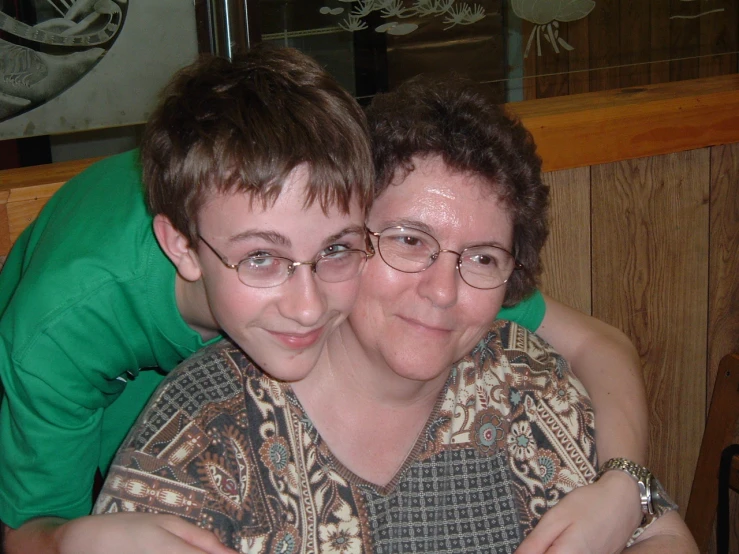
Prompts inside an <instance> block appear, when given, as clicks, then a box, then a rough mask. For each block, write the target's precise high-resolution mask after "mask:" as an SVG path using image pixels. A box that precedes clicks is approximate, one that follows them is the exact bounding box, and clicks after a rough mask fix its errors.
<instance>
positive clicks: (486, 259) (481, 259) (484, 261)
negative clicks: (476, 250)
mask: <svg viewBox="0 0 739 554" xmlns="http://www.w3.org/2000/svg"><path fill="white" fill-rule="evenodd" d="M472 261H473V262H474V263H476V264H477V265H498V261H497V260H496V259H495V258H493V257H492V256H483V255H480V254H478V255H477V256H472Z"/></svg>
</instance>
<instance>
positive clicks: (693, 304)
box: [591, 149, 710, 514]
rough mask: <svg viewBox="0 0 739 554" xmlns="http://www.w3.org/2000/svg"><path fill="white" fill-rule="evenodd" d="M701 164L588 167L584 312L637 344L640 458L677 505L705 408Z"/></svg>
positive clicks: (705, 169) (680, 159)
mask: <svg viewBox="0 0 739 554" xmlns="http://www.w3.org/2000/svg"><path fill="white" fill-rule="evenodd" d="M709 168H710V164H709V150H708V149H702V150H693V151H689V152H682V153H678V154H668V155H665V156H658V157H654V158H646V159H638V160H632V161H625V162H617V163H613V164H606V165H600V166H594V167H593V168H592V189H591V195H592V200H591V202H592V236H593V248H592V252H593V253H592V264H593V282H592V294H593V315H594V316H595V317H598V318H600V319H602V320H604V321H606V322H608V323H610V324H612V325H615V326H616V327H618V328H620V329H622V330H623V331H625V332H626V333H627V335H629V336H630V337H631V340H632V341H633V342H634V345H635V346H636V348H637V350H638V351H639V354H640V356H641V358H642V362H643V364H644V368H645V380H646V384H647V397H648V398H649V399H650V413H649V416H650V445H651V452H650V457H649V464H650V466H651V467H652V468H653V470H654V471H655V472H656V473H657V475H658V476H659V477H660V479H661V480H662V482H663V484H664V485H665V486H666V487H667V489H668V491H669V492H670V493H671V494H672V495H673V496H674V498H675V500H676V501H677V502H678V503H679V504H680V505H681V513H683V514H684V511H685V504H686V503H687V501H688V496H689V494H690V484H691V480H692V477H693V470H694V468H695V463H696V460H697V456H698V447H699V444H700V438H701V436H702V432H703V425H702V423H701V421H700V419H701V418H700V417H696V414H704V413H705V386H706V370H705V368H706V332H705V330H706V325H707V321H706V318H707V310H706V303H707V297H708V267H707V263H706V260H707V259H708V222H709V213H708V191H709V177H710V175H709Z"/></svg>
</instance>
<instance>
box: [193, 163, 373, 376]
mask: <svg viewBox="0 0 739 554" xmlns="http://www.w3.org/2000/svg"><path fill="white" fill-rule="evenodd" d="M307 177H308V173H307V170H306V167H305V166H298V167H297V168H296V169H295V170H293V172H292V173H291V174H290V176H289V177H288V179H287V181H286V182H285V184H284V186H283V189H282V193H281V194H280V196H279V198H278V199H277V201H276V203H275V204H274V205H272V206H270V205H268V206H266V207H263V206H262V203H261V201H259V200H255V201H254V202H253V203H252V202H250V197H249V196H247V195H246V194H244V193H235V194H233V193H232V194H218V195H217V196H216V197H214V198H213V199H212V200H210V201H209V202H208V203H207V204H206V205H205V206H204V207H203V209H202V210H201V212H200V217H199V221H198V230H199V233H200V235H201V236H202V237H203V238H204V239H205V240H206V241H207V242H208V243H209V244H210V245H211V246H212V247H213V248H214V249H215V250H216V251H217V252H218V253H219V254H220V255H221V256H223V258H225V260H227V262H228V263H229V264H238V263H239V262H240V261H242V260H244V259H245V258H247V257H250V256H255V255H256V256H264V255H271V256H282V257H285V258H289V259H291V260H293V261H297V262H313V261H315V260H316V259H317V257H318V256H320V255H321V254H328V253H332V252H337V251H342V250H345V249H357V250H365V234H364V218H363V212H362V210H361V209H360V207H359V205H358V203H356V202H353V203H352V209H351V211H350V213H349V214H348V215H347V214H344V213H341V212H340V211H339V210H338V209H337V208H335V207H332V208H331V209H330V210H328V213H326V214H324V213H323V210H322V209H321V206H320V205H319V203H318V202H314V203H313V205H311V206H310V207H307V208H305V207H304V191H305V185H306V182H307ZM195 250H196V252H195V259H196V261H197V264H198V265H199V267H200V273H201V278H200V280H199V281H197V282H196V283H194V284H195V285H196V286H199V287H200V290H201V294H202V295H204V299H205V301H206V302H207V304H208V307H209V308H210V311H211V313H212V315H213V317H214V318H215V320H216V322H217V324H218V326H219V327H220V328H221V329H222V330H223V331H224V332H225V333H226V334H227V335H228V336H229V337H231V338H232V339H233V340H234V341H235V342H236V343H237V344H238V345H239V346H240V347H241V348H242V349H243V350H244V351H246V352H247V353H248V354H249V355H250V356H251V358H252V359H253V360H254V361H255V362H256V363H257V364H258V365H259V366H260V367H261V368H262V369H263V370H264V371H266V372H267V373H269V374H270V375H272V376H273V377H275V378H278V379H281V380H285V381H295V380H300V379H301V378H303V377H305V376H306V375H307V374H308V372H309V371H310V370H311V369H312V368H313V366H314V365H315V363H316V362H317V360H318V357H319V355H320V353H321V351H322V349H323V345H324V343H325V341H326V339H327V337H328V336H329V335H330V334H331V332H332V331H333V330H334V329H335V328H336V327H337V326H338V325H339V324H340V323H341V322H342V321H344V319H346V317H347V316H348V314H349V312H350V311H351V309H352V307H353V305H354V300H355V298H356V295H357V291H358V287H359V275H357V276H355V277H352V278H350V279H348V280H346V281H342V282H338V283H329V282H325V281H323V280H321V279H320V278H319V277H318V275H317V274H316V273H314V272H313V270H312V268H311V267H310V266H297V267H296V268H295V269H294V272H293V274H292V275H291V276H290V277H289V278H288V279H287V280H286V281H285V282H284V283H282V284H279V285H276V286H272V287H268V288H256V287H251V286H247V285H245V284H244V283H243V282H241V280H240V279H239V276H238V274H237V271H236V270H234V269H232V268H228V267H226V266H225V265H224V263H223V262H222V261H221V260H220V259H219V258H218V256H217V255H216V254H215V253H214V252H213V251H211V250H210V249H209V248H208V246H206V245H205V244H204V243H203V242H202V241H200V243H199V244H198V245H197V247H196V249H195ZM265 263H269V262H264V261H259V262H257V263H256V264H252V266H251V267H252V268H253V269H254V270H255V271H259V270H260V268H261V267H263V264H265Z"/></svg>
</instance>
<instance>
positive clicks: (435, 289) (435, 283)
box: [418, 250, 460, 308]
mask: <svg viewBox="0 0 739 554" xmlns="http://www.w3.org/2000/svg"><path fill="white" fill-rule="evenodd" d="M442 254H445V255H442ZM431 259H432V260H433V261H432V262H431V265H430V266H429V267H427V268H426V270H425V271H423V272H422V273H421V274H420V276H421V281H420V282H419V284H418V292H419V294H420V295H421V296H422V297H424V298H428V299H429V300H430V301H431V303H432V304H434V305H435V306H437V307H439V308H448V307H451V306H453V305H454V304H455V303H456V302H457V290H458V287H459V281H460V279H459V271H458V270H457V263H458V261H459V254H458V253H456V252H454V251H452V250H441V251H440V252H438V253H437V254H435V255H434V256H432V258H431Z"/></svg>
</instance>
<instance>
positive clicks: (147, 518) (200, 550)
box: [4, 513, 235, 554]
mask: <svg viewBox="0 0 739 554" xmlns="http://www.w3.org/2000/svg"><path fill="white" fill-rule="evenodd" d="M4 539H5V540H4V546H5V550H4V552H6V553H7V554H21V553H23V554H27V553H28V552H34V553H35V554H46V553H49V554H103V553H105V554H130V553H131V552H136V553H137V554H163V553H165V552H166V553H170V552H171V553H175V552H176V553H177V554H235V552H234V551H233V550H231V549H229V548H226V547H225V546H223V545H222V544H221V543H220V541H219V540H218V539H217V538H216V536H215V535H214V534H213V533H211V532H210V531H206V530H204V529H201V528H200V527H197V526H196V525H193V524H191V523H188V522H186V521H184V520H182V519H180V518H178V517H176V516H171V515H163V514H145V513H117V514H105V515H94V516H87V517H82V518H79V519H73V520H68V521H67V520H60V519H57V518H39V519H35V520H31V521H29V522H27V523H25V524H24V525H22V526H21V527H19V528H18V529H9V528H7V527H5V537H4Z"/></svg>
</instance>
